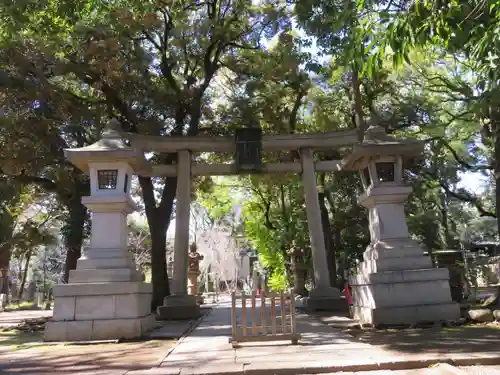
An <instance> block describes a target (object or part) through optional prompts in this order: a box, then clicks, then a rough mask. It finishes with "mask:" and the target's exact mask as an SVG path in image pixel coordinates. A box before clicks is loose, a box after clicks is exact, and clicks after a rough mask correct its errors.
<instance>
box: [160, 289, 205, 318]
mask: <svg viewBox="0 0 500 375" xmlns="http://www.w3.org/2000/svg"><path fill="white" fill-rule="evenodd" d="M197 299H198V298H197V296H189V295H183V296H175V295H174V296H168V297H165V299H164V300H163V306H158V309H157V310H156V314H157V319H159V320H190V319H197V318H199V317H200V316H201V312H200V306H199V305H198V301H197Z"/></svg>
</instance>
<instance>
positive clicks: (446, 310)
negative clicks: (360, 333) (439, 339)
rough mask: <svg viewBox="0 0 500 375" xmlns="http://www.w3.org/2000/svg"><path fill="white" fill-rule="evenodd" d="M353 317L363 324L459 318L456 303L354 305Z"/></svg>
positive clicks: (458, 307)
mask: <svg viewBox="0 0 500 375" xmlns="http://www.w3.org/2000/svg"><path fill="white" fill-rule="evenodd" d="M353 312H354V319H357V320H359V322H361V323H363V324H370V325H374V326H376V325H380V324H414V323H423V322H436V321H455V320H458V319H459V318H460V306H459V305H458V304H457V303H443V304H437V305H415V306H399V307H386V308H378V309H377V308H375V309H372V308H370V307H362V306H354V307H353Z"/></svg>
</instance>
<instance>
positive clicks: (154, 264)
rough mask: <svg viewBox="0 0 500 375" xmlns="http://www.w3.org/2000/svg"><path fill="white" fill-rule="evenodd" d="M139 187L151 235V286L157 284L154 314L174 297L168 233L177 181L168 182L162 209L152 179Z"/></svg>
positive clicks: (143, 181)
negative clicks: (171, 296)
mask: <svg viewBox="0 0 500 375" xmlns="http://www.w3.org/2000/svg"><path fill="white" fill-rule="evenodd" d="M139 184H140V185H141V190H142V196H143V199H144V205H145V207H146V218H147V220H148V226H149V231H150V232H151V283H152V284H153V295H152V299H151V311H155V310H156V308H157V307H158V306H162V305H163V299H164V298H165V297H166V296H168V295H169V294H170V285H169V284H168V275H167V230H168V226H169V225H170V218H171V216H172V210H173V206H174V199H175V193H176V188H177V179H176V178H168V179H166V181H165V184H164V188H163V193H162V199H161V202H160V204H159V205H158V206H157V205H156V199H155V196H154V186H153V182H152V181H151V178H149V177H141V176H139Z"/></svg>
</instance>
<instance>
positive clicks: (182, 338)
mask: <svg viewBox="0 0 500 375" xmlns="http://www.w3.org/2000/svg"><path fill="white" fill-rule="evenodd" d="M211 311H212V308H211V307H210V308H207V309H205V312H204V313H203V314H202V315H201V316H200V317H199V318H198V319H196V320H194V321H191V322H193V324H189V327H188V329H186V331H184V333H183V334H182V335H181V337H179V339H178V340H177V342H176V343H175V345H174V346H172V347H171V348H170V349H169V350H168V352H167V354H165V356H164V357H163V358H162V359H161V361H160V362H159V363H158V365H157V367H154V368H152V369H151V370H148V371H153V370H158V369H159V366H160V365H161V364H162V363H163V361H164V360H165V358H167V357H168V356H169V355H170V353H172V352H173V351H174V349H175V348H177V347H178V346H179V345H180V344H181V343H182V342H183V341H184V339H185V338H186V337H188V336H189V334H190V333H191V332H193V331H194V330H195V328H196V327H198V326H199V325H200V323H201V322H202V321H203V320H205V318H206V317H207V316H208V314H210V312H211ZM129 373H130V374H134V373H135V371H131V372H127V374H129ZM141 373H142V372H141V371H139V374H141ZM179 373H180V369H179ZM146 374H147V372H146Z"/></svg>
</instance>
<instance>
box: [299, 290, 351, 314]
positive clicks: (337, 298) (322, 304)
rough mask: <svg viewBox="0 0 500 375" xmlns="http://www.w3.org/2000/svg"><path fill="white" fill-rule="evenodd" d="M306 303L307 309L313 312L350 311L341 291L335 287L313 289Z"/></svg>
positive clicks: (305, 300)
mask: <svg viewBox="0 0 500 375" xmlns="http://www.w3.org/2000/svg"><path fill="white" fill-rule="evenodd" d="M304 302H305V307H307V309H309V310H311V311H346V312H347V311H349V307H348V306H347V301H346V300H345V299H344V298H342V295H341V293H340V290H338V289H337V288H333V287H327V288H315V289H312V290H311V291H310V292H309V296H308V297H307V298H305V299H304Z"/></svg>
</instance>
